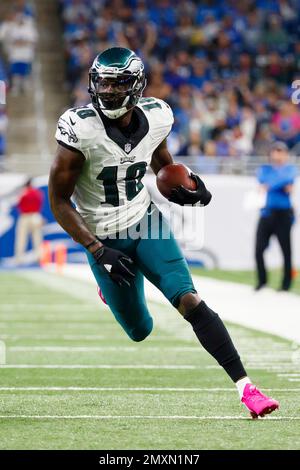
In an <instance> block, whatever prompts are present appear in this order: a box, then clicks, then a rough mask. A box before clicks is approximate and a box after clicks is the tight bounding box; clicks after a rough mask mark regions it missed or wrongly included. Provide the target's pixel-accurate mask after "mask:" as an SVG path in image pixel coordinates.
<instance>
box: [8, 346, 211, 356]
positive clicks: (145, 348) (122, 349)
mask: <svg viewBox="0 0 300 470" xmlns="http://www.w3.org/2000/svg"><path fill="white" fill-rule="evenodd" d="M7 351H13V352H18V351H22V352H27V351H28V352H34V351H39V352H43V351H45V352H93V351H102V352H103V351H104V352H105V351H117V352H136V351H139V353H140V354H141V353H142V352H143V351H146V352H147V351H148V352H163V351H177V352H196V353H198V352H201V353H203V352H204V353H206V351H205V350H204V349H202V348H200V347H199V346H195V347H193V346H161V347H160V346H142V347H137V346H9V347H8V348H7Z"/></svg>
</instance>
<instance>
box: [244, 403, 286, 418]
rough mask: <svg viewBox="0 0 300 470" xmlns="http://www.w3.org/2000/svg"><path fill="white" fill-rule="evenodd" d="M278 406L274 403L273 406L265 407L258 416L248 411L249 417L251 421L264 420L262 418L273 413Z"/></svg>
mask: <svg viewBox="0 0 300 470" xmlns="http://www.w3.org/2000/svg"><path fill="white" fill-rule="evenodd" d="M278 408H279V405H277V404H276V403H274V405H271V406H267V407H266V408H264V409H263V410H262V411H261V412H260V413H259V414H257V413H254V411H250V415H251V418H252V419H257V418H258V417H260V418H264V416H266V415H269V414H270V413H273V411H275V410H278Z"/></svg>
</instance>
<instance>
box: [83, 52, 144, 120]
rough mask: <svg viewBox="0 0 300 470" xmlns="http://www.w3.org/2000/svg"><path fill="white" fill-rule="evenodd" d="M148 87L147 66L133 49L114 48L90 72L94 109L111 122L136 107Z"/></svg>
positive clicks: (95, 63) (90, 89) (103, 53)
mask: <svg viewBox="0 0 300 470" xmlns="http://www.w3.org/2000/svg"><path fill="white" fill-rule="evenodd" d="M145 86H146V79H145V72H144V64H143V62H142V60H141V59H140V58H139V57H138V56H137V55H136V54H135V53H134V52H133V51H131V50H130V49H126V48H124V47H112V48H110V49H106V50H105V51H104V52H102V53H101V54H98V55H97V57H96V58H95V60H94V62H93V65H92V67H91V68H90V71H89V88H88V91H89V94H90V96H91V99H92V103H93V106H94V107H95V108H96V109H98V110H101V111H102V112H103V114H105V116H107V117H108V118H110V119H117V118H119V117H120V116H122V115H123V114H125V113H127V112H128V111H129V110H130V109H131V108H133V107H134V106H135V105H136V104H137V103H138V101H139V99H140V97H141V96H142V93H143V90H144V88H145Z"/></svg>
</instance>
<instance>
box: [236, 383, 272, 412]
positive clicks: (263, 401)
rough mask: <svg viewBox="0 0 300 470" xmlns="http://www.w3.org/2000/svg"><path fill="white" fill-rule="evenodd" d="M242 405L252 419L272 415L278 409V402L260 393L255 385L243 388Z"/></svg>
mask: <svg viewBox="0 0 300 470" xmlns="http://www.w3.org/2000/svg"><path fill="white" fill-rule="evenodd" d="M241 401H242V403H244V405H245V406H246V408H247V409H248V410H249V411H250V414H251V416H252V418H253V419H256V418H258V417H259V416H260V417H261V418H263V417H264V416H265V415H267V414H269V413H272V411H275V410H277V409H278V408H279V402H278V401H276V400H274V399H273V398H270V397H267V396H266V395H264V394H263V393H261V392H260V391H259V390H258V388H256V387H255V385H252V384H247V385H246V386H245V388H244V393H243V398H242V400H241Z"/></svg>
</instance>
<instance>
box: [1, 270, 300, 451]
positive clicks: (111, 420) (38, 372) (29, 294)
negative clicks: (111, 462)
mask: <svg viewBox="0 0 300 470" xmlns="http://www.w3.org/2000/svg"><path fill="white" fill-rule="evenodd" d="M0 299H1V303H0V332H1V334H0V339H1V340H2V342H3V344H2V346H4V345H5V347H6V365H5V366H2V367H0V400H1V402H0V403H1V410H0V448H1V449H149V450H150V449H299V447H300V432H299V424H300V422H299V420H300V405H299V400H298V397H299V390H300V383H299V381H298V382H297V381H294V379H291V378H288V377H287V376H285V375H284V374H289V373H292V372H293V373H295V372H300V368H299V365H298V366H296V365H295V361H293V357H294V356H293V354H295V353H297V351H296V350H295V346H293V345H292V344H291V343H289V342H287V341H284V340H281V339H279V338H276V337H272V336H268V335H265V334H260V333H257V332H255V331H252V330H248V329H245V328H242V327H237V326H233V325H228V326H229V329H230V331H231V333H232V335H233V337H234V340H235V342H236V344H237V346H238V349H239V350H240V352H241V355H242V357H243V359H244V361H245V363H246V366H247V368H248V372H249V375H251V377H253V380H254V381H255V382H256V383H257V384H258V385H259V386H262V387H263V389H264V390H268V392H267V393H269V394H271V395H272V396H274V397H276V398H277V399H279V400H280V402H281V409H280V411H279V412H276V413H274V414H273V415H272V417H271V418H267V419H260V420H256V421H253V420H250V419H248V414H247V411H246V409H245V408H244V407H243V406H242V405H241V404H240V403H239V401H238V396H237V392H236V390H235V387H234V386H233V384H232V383H231V382H230V380H229V379H228V378H227V376H226V375H225V373H224V372H223V371H222V370H221V369H220V368H219V367H218V366H217V365H216V364H215V362H214V361H213V360H212V359H211V358H210V357H209V356H208V354H207V353H206V352H205V351H203V350H202V349H201V348H200V347H198V343H197V341H196V340H195V339H193V338H192V337H191V339H180V335H177V334H176V333H174V328H172V329H162V330H158V329H157V328H155V329H154V331H153V333H152V335H151V336H150V338H149V339H147V340H146V341H144V342H143V343H133V342H131V341H130V340H129V339H127V337H126V336H125V334H124V333H123V331H122V330H121V328H120V327H119V326H118V325H117V324H116V323H115V321H114V320H113V318H112V315H111V314H110V312H109V310H108V309H107V307H105V306H104V305H103V304H102V303H101V302H100V301H98V299H97V296H96V294H95V288H94V286H92V285H90V284H88V283H84V282H79V281H73V280H72V281H71V280H68V279H66V278H63V277H60V276H58V275H55V274H46V273H43V272H39V271H37V272H34V271H32V272H23V273H22V272H20V273H12V272H2V273H1V274H0ZM150 308H151V310H152V311H153V312H155V314H156V315H164V314H167V313H168V314H169V311H171V307H170V309H169V308H167V307H165V306H160V305H159V304H156V303H151V304H150ZM166 309H167V310H168V312H166ZM174 321H175V322H178V331H181V329H183V328H186V322H184V320H183V319H181V318H179V316H178V314H177V313H176V312H175V310H174ZM176 325H177V323H176ZM170 331H172V333H171V332H170ZM175 332H176V329H175ZM2 349H3V347H2ZM299 377H300V374H299ZM296 380H297V379H296ZM299 380H300V379H299ZM273 417H274V418H273Z"/></svg>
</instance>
